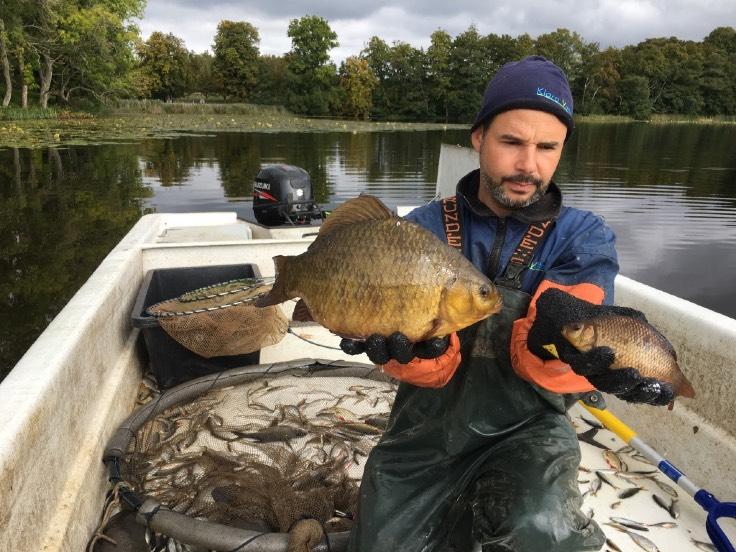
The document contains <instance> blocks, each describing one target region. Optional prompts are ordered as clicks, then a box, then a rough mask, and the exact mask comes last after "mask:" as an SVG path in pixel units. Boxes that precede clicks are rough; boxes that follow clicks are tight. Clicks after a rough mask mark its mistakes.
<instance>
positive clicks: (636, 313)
mask: <svg viewBox="0 0 736 552" xmlns="http://www.w3.org/2000/svg"><path fill="white" fill-rule="evenodd" d="M605 308H606V310H607V311H608V312H612V313H614V314H618V315H620V316H628V317H630V318H635V319H637V320H641V321H642V322H646V323H647V324H648V323H649V321H648V320H647V317H646V315H645V314H644V313H643V312H641V311H640V310H636V309H632V308H631V307H621V306H618V305H606V307H605Z"/></svg>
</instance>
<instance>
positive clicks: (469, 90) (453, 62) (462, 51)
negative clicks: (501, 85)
mask: <svg viewBox="0 0 736 552" xmlns="http://www.w3.org/2000/svg"><path fill="white" fill-rule="evenodd" d="M487 46H488V41H487V40H486V39H485V38H484V37H482V36H481V35H480V34H479V33H478V29H477V28H476V27H475V26H474V25H471V26H470V27H468V29H467V30H466V31H465V32H463V33H460V34H459V35H457V36H456V37H455V39H454V40H453V41H452V50H451V52H450V75H452V91H451V92H450V96H449V98H448V108H449V112H450V120H451V121H454V122H463V123H469V122H472V121H473V120H474V119H475V115H476V114H477V112H478V106H479V105H480V101H481V98H482V97H483V91H484V90H485V87H486V84H487V83H488V79H489V78H491V76H492V75H493V67H494V65H493V63H492V60H490V59H488V55H487Z"/></svg>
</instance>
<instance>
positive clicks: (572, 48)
mask: <svg viewBox="0 0 736 552" xmlns="http://www.w3.org/2000/svg"><path fill="white" fill-rule="evenodd" d="M144 1H145V0H0V8H1V9H0V64H1V65H2V69H3V82H4V85H5V87H4V88H5V95H4V98H3V105H8V104H9V103H10V102H11V98H12V96H13V95H14V94H18V95H19V97H20V99H19V100H16V103H20V105H22V106H25V105H27V103H28V91H29V90H32V92H33V93H34V95H35V96H36V97H37V98H38V103H39V104H40V105H41V106H42V107H46V105H47V104H48V102H49V99H50V98H51V99H52V100H53V101H54V102H55V103H57V104H66V103H68V102H69V101H70V100H71V99H72V97H75V98H80V99H91V100H93V101H96V102H103V103H104V102H106V101H109V100H110V99H116V98H156V99H161V100H165V101H171V100H173V99H181V98H188V99H190V100H194V101H197V100H199V101H208V100H212V99H215V98H217V99H219V100H222V101H239V102H249V103H256V104H269V105H283V106H285V107H287V108H288V109H289V110H291V111H292V112H294V113H297V114H302V115H309V116H342V117H355V118H364V119H368V118H370V119H379V120H403V121H437V122H448V123H449V122H459V123H467V122H468V121H470V120H472V118H473V117H474V115H475V113H476V111H477V109H478V105H479V102H480V99H481V97H482V94H483V90H484V87H485V85H486V83H487V81H488V78H489V77H490V76H491V75H492V74H493V73H494V72H495V71H496V70H497V69H498V68H499V67H500V66H501V65H503V64H504V63H506V62H508V61H512V60H516V59H519V58H521V57H523V56H526V55H531V54H539V55H543V56H545V57H547V58H548V59H551V60H552V61H554V62H555V63H557V64H558V65H559V66H560V67H562V69H563V70H564V71H565V72H566V74H567V76H568V78H569V80H570V85H571V88H572V92H573V98H574V102H575V111H576V113H579V114H586V115H588V114H619V115H628V116H633V117H635V118H640V119H644V118H647V117H649V116H650V115H651V114H653V113H665V114H666V113H672V114H684V115H693V116H699V115H704V116H713V115H734V114H736V29H734V28H733V27H718V28H716V29H714V30H713V31H712V32H711V33H710V34H709V35H708V36H707V37H705V38H704V39H703V40H702V41H701V42H695V41H690V40H680V39H678V38H676V37H668V38H650V39H646V40H644V41H642V42H640V43H638V44H636V45H628V46H625V47H623V48H615V47H608V48H605V49H601V48H600V47H599V45H598V44H597V43H595V42H587V41H585V40H584V39H583V38H582V37H581V36H580V35H579V34H578V33H576V32H573V31H570V30H568V29H557V30H556V31H554V32H550V33H546V34H542V35H539V36H537V37H536V38H532V37H531V36H530V35H528V34H522V35H519V36H516V37H512V36H510V35H496V34H488V35H483V34H481V33H480V32H479V31H478V29H477V28H476V27H475V26H472V25H471V26H470V27H469V28H468V29H467V30H465V31H464V32H462V33H460V34H458V35H457V36H454V37H453V36H451V35H450V34H449V33H447V32H446V31H444V30H442V29H439V30H437V31H435V32H434V33H432V35H431V37H430V45H429V46H428V47H427V48H426V49H425V48H415V47H414V46H412V45H410V44H408V43H406V42H403V41H395V42H392V43H390V44H389V43H388V42H386V41H385V40H383V39H382V38H380V37H378V36H373V37H371V38H370V39H369V40H368V42H367V43H366V44H365V46H364V48H363V49H362V50H361V51H360V52H359V53H357V54H356V55H353V56H350V57H348V58H347V59H345V60H344V61H342V62H341V63H340V65H339V66H337V65H336V64H335V63H333V62H332V61H331V60H330V51H331V50H332V49H334V48H335V47H337V46H338V40H337V34H336V33H335V32H334V31H333V30H332V29H331V27H330V25H329V23H328V21H327V20H325V19H324V18H322V17H318V16H313V15H307V16H304V17H301V18H298V19H293V20H291V21H290V23H289V27H288V31H287V34H288V36H289V38H290V39H291V50H290V51H289V52H287V53H286V54H284V55H282V56H270V55H261V53H260V51H259V44H260V34H259V32H258V29H257V28H256V27H255V26H253V25H252V24H251V23H249V22H247V21H221V22H220V23H219V25H218V27H217V32H216V34H215V36H214V40H213V44H212V53H211V54H210V53H209V52H204V53H195V52H192V51H189V50H187V48H186V45H185V44H184V41H183V40H182V39H181V38H179V37H177V36H175V35H174V34H171V33H168V34H165V33H161V32H154V33H152V34H151V35H150V37H149V38H148V40H145V41H144V40H142V39H141V37H140V34H139V31H138V29H137V28H136V27H135V26H134V25H132V24H130V22H129V21H130V19H131V18H132V17H140V16H141V13H142V10H143V5H144ZM0 89H1V88H0Z"/></svg>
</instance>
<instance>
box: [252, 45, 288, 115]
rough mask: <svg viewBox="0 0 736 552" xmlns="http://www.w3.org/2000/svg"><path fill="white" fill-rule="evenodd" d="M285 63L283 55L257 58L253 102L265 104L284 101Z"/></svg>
mask: <svg viewBox="0 0 736 552" xmlns="http://www.w3.org/2000/svg"><path fill="white" fill-rule="evenodd" d="M286 64H287V62H286V58H285V57H284V56H261V57H260V58H258V80H257V82H256V88H255V92H254V95H253V101H254V102H255V103H259V104H267V105H284V104H285V103H286V82H287V80H286Z"/></svg>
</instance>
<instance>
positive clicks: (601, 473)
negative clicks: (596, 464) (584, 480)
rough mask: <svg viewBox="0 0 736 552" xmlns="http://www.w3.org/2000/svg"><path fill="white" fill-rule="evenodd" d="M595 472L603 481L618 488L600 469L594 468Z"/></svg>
mask: <svg viewBox="0 0 736 552" xmlns="http://www.w3.org/2000/svg"><path fill="white" fill-rule="evenodd" d="M595 474H596V475H597V476H598V477H599V478H600V479H601V481H603V482H604V483H605V484H606V485H609V486H611V487H613V488H614V489H618V487H617V486H616V485H614V484H613V483H612V482H611V480H610V479H608V477H606V476H605V474H604V473H603V472H602V471H601V470H596V471H595Z"/></svg>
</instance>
